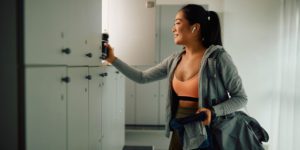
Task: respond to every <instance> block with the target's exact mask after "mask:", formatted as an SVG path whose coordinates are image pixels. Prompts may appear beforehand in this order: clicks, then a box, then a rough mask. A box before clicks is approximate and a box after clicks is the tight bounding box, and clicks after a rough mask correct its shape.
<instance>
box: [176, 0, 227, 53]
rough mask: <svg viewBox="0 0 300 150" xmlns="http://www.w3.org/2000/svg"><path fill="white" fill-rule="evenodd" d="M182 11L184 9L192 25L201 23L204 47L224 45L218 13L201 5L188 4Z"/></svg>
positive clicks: (201, 38) (182, 9)
mask: <svg viewBox="0 0 300 150" xmlns="http://www.w3.org/2000/svg"><path fill="white" fill-rule="evenodd" d="M180 11H183V13H184V15H185V18H186V19H187V20H188V22H189V24H190V25H193V24H195V23H199V24H200V25H201V35H202V37H199V38H200V40H202V43H203V45H204V47H209V46H210V45H213V44H214V45H222V39H221V27H220V21H219V17H218V14H217V13H216V12H214V11H206V10H205V9H204V8H203V7H202V6H201V5H196V4H188V5H186V6H183V7H182V8H181V9H180Z"/></svg>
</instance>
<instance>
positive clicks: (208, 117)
mask: <svg viewBox="0 0 300 150" xmlns="http://www.w3.org/2000/svg"><path fill="white" fill-rule="evenodd" d="M200 112H204V113H205V114H206V118H205V119H204V120H203V121H202V123H203V124H204V125H206V126H208V125H210V123H211V111H210V109H208V108H199V109H198V110H197V111H196V114H199V113H200Z"/></svg>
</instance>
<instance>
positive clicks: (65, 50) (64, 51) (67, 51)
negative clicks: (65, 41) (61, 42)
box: [61, 48, 71, 54]
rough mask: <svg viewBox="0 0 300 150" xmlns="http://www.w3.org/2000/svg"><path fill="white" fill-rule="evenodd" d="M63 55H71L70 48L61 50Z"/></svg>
mask: <svg viewBox="0 0 300 150" xmlns="http://www.w3.org/2000/svg"><path fill="white" fill-rule="evenodd" d="M61 52H62V53H65V54H70V53H71V49H69V48H64V49H62V50H61Z"/></svg>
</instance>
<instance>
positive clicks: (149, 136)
mask: <svg viewBox="0 0 300 150" xmlns="http://www.w3.org/2000/svg"><path fill="white" fill-rule="evenodd" d="M169 142H170V139H168V138H167V137H165V131H164V130H149V129H126V131H125V144H126V145H137V146H154V149H155V150H168V146H169Z"/></svg>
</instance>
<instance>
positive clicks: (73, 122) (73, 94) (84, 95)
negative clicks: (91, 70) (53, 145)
mask: <svg viewBox="0 0 300 150" xmlns="http://www.w3.org/2000/svg"><path fill="white" fill-rule="evenodd" d="M67 71H68V72H67V73H68V76H69V77H70V80H71V81H70V83H69V84H68V87H67V93H68V102H67V113H68V115H67V116H68V119H67V120H68V125H67V127H68V136H67V137H68V149H69V150H83V149H88V148H89V146H88V145H89V144H88V137H89V130H88V129H89V126H88V124H89V108H88V107H89V105H88V104H89V103H88V75H89V74H88V68H87V67H68V69H67Z"/></svg>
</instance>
